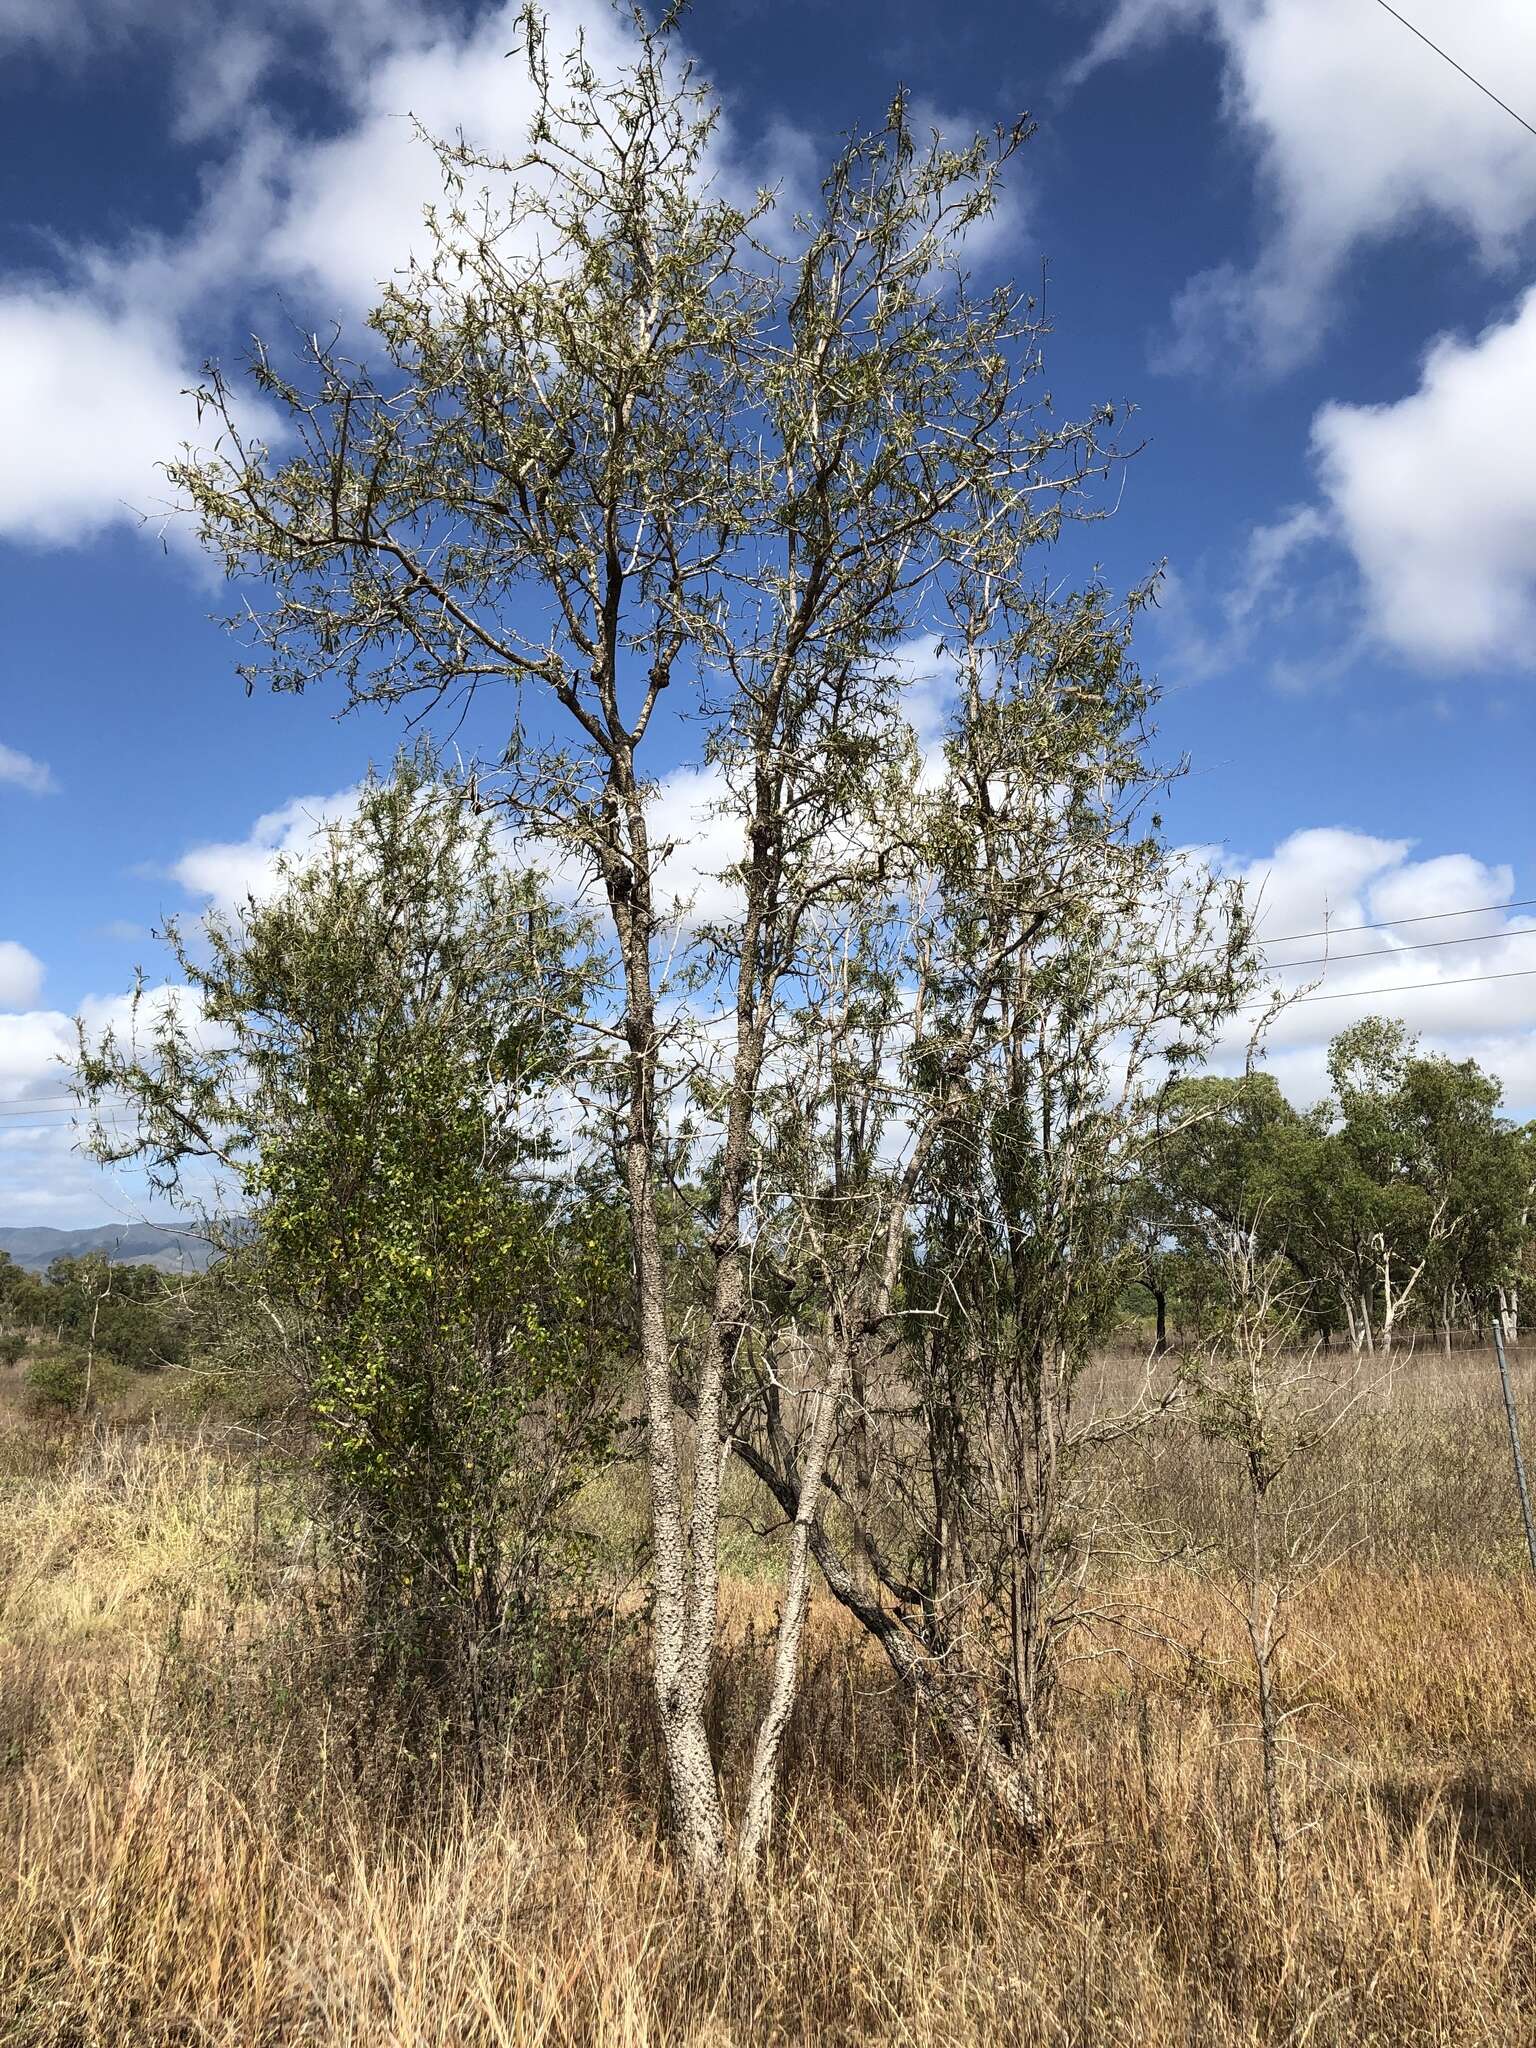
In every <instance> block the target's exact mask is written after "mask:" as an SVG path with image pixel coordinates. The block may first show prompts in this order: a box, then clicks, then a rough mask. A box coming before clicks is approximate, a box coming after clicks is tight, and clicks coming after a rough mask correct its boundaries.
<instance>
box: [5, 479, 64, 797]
mask: <svg viewBox="0 0 1536 2048" xmlns="http://www.w3.org/2000/svg"><path fill="white" fill-rule="evenodd" d="M3 489H4V485H3V484H0V490H3ZM0 784H9V785H10V787H11V788H12V789H24V790H25V791H26V792H27V794H28V795H29V796H52V795H53V794H54V793H55V791H56V790H57V789H58V786H59V785H58V783H57V781H56V780H55V779H54V774H53V770H52V769H51V768H50V767H49V766H48V764H47V762H46V761H34V760H33V759H32V756H31V755H30V754H23V753H22V752H21V751H20V750H19V749H18V748H16V747H8V746H5V745H4V744H3V743H0Z"/></svg>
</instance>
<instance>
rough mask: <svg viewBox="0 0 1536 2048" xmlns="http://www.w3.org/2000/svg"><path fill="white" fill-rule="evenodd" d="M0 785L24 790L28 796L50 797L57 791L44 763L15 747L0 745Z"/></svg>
mask: <svg viewBox="0 0 1536 2048" xmlns="http://www.w3.org/2000/svg"><path fill="white" fill-rule="evenodd" d="M0 783H9V784H10V786H11V787H12V788H13V789H24V790H26V792H27V794H28V795H29V796H52V795H53V794H54V792H55V791H56V790H57V789H58V786H59V785H58V783H57V781H56V780H55V778H54V773H53V770H52V769H51V768H50V767H49V766H48V764H47V762H46V761H34V760H33V759H32V756H31V755H30V754H23V753H22V752H21V751H20V750H19V749H18V748H16V747H8V746H5V745H4V744H3V743H0Z"/></svg>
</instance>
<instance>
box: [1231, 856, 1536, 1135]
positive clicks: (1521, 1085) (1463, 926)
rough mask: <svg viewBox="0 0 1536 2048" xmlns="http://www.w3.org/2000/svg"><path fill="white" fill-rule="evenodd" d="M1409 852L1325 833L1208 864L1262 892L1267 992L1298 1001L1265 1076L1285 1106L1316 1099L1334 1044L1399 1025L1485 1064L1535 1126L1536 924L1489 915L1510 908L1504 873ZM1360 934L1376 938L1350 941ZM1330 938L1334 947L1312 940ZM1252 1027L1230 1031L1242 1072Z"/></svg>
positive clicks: (1525, 917)
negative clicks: (1359, 1032)
mask: <svg viewBox="0 0 1536 2048" xmlns="http://www.w3.org/2000/svg"><path fill="white" fill-rule="evenodd" d="M1413 852H1414V847H1413V842H1412V841H1411V840H1409V839H1381V838H1376V837H1373V836H1372V835H1370V834H1368V833H1363V832H1353V831H1349V830H1347V829H1344V828H1342V827H1329V828H1314V829H1311V830H1307V831H1301V832H1295V833H1292V834H1291V835H1290V837H1289V838H1287V839H1285V840H1283V841H1282V842H1281V844H1280V845H1279V846H1278V847H1276V849H1275V850H1274V852H1273V853H1272V854H1268V855H1265V856H1263V857H1262V858H1260V859H1256V860H1252V861H1247V862H1239V863H1223V862H1222V861H1221V860H1220V857H1219V856H1217V857H1215V859H1214V864H1215V865H1217V866H1218V867H1221V866H1225V870H1226V872H1229V873H1233V874H1237V875H1239V876H1241V878H1242V879H1243V880H1244V881H1245V883H1247V884H1248V886H1249V888H1250V889H1251V890H1253V891H1254V892H1255V893H1257V894H1259V897H1260V903H1261V914H1260V923H1259V933H1260V938H1261V940H1263V942H1264V943H1265V947H1266V952H1267V957H1268V959H1269V962H1270V965H1271V967H1272V968H1273V970H1274V975H1275V979H1276V982H1277V983H1278V985H1280V986H1282V987H1284V988H1286V989H1289V990H1299V991H1302V992H1303V993H1304V994H1305V995H1306V997H1307V1000H1305V1001H1302V1002H1298V1003H1295V1004H1293V1005H1292V1006H1291V1007H1290V1008H1288V1009H1286V1010H1285V1011H1284V1012H1283V1013H1282V1014H1281V1016H1280V1017H1279V1019H1278V1021H1277V1022H1276V1023H1275V1025H1274V1026H1273V1028H1272V1029H1271V1031H1270V1033H1269V1036H1268V1041H1267V1044H1266V1048H1265V1054H1264V1058H1265V1064H1266V1065H1267V1066H1268V1068H1269V1069H1270V1071H1271V1072H1272V1073H1273V1074H1274V1075H1275V1077H1276V1079H1277V1080H1278V1081H1279V1082H1280V1085H1281V1086H1282V1087H1283V1088H1284V1089H1285V1091H1286V1093H1287V1094H1288V1095H1289V1096H1291V1098H1292V1100H1294V1101H1296V1102H1298V1103H1306V1102H1312V1101H1315V1100H1316V1099H1317V1098H1318V1097H1319V1096H1320V1095H1322V1094H1323V1093H1325V1092H1326V1089H1327V1068H1326V1058H1327V1048H1328V1041H1329V1040H1330V1039H1331V1038H1333V1037H1335V1036H1336V1035H1337V1034H1338V1033H1339V1032H1340V1031H1342V1030H1343V1029H1344V1027H1345V1026H1346V1025H1348V1024H1353V1023H1355V1022H1357V1021H1358V1020H1359V1019H1360V1018H1361V1017H1367V1016H1372V1015H1385V1016H1390V1017H1400V1018H1401V1019H1402V1020H1403V1021H1404V1022H1405V1023H1406V1024H1407V1025H1408V1026H1409V1028H1410V1029H1411V1030H1413V1031H1415V1032H1417V1033H1419V1034H1420V1036H1421V1041H1422V1044H1423V1048H1424V1050H1425V1051H1427V1052H1443V1053H1446V1054H1449V1055H1450V1056H1452V1057H1453V1058H1456V1059H1476V1060H1478V1061H1480V1062H1481V1063H1482V1064H1483V1065H1484V1066H1485V1067H1487V1068H1488V1070H1489V1071H1490V1072H1492V1073H1494V1074H1496V1075H1498V1077H1499V1078H1500V1080H1501V1081H1502V1082H1503V1083H1504V1088H1505V1096H1506V1102H1507V1104H1508V1106H1509V1108H1510V1109H1511V1110H1512V1111H1513V1112H1514V1113H1517V1114H1524V1115H1530V1114H1532V1113H1533V1112H1536V971H1533V970H1536V918H1533V917H1532V916H1531V915H1530V914H1529V913H1528V912H1523V911H1522V912H1514V911H1502V910H1499V911H1493V912H1488V911H1486V910H1485V906H1487V905H1489V904H1499V903H1507V902H1509V901H1510V900H1511V899H1512V898H1513V896H1514V893H1515V885H1516V877H1515V875H1514V872H1513V870H1512V869H1511V868H1509V867H1508V866H1506V865H1503V864H1498V865H1490V864H1489V863H1486V862H1484V861H1481V860H1478V859H1477V858H1475V857H1474V856H1473V855H1470V854H1465V853H1449V854H1437V855H1432V856H1430V857H1428V858H1425V859H1415V858H1413ZM1472 911H1477V912H1478V913H1479V914H1478V915H1476V916H1472V915H1467V914H1466V913H1468V912H1472ZM1446 913H1458V914H1454V915H1446ZM1442 917H1443V922H1442V921H1441V919H1442ZM1357 925H1368V926H1376V927H1380V928H1379V929H1373V930H1349V929H1347V927H1350V926H1357ZM1325 927H1326V928H1329V929H1330V930H1331V932H1332V936H1331V937H1329V938H1327V939H1323V938H1319V937H1317V936H1316V934H1317V933H1318V932H1319V931H1321V930H1323V929H1324V928H1325ZM1292 934H1296V935H1298V936H1295V937H1292V936H1290V935H1292ZM1445 940H1449V941H1453V942H1454V943H1451V944H1441V943H1439V942H1440V941H1445ZM1482 977H1492V978H1488V979H1484V978H1482ZM1253 1022H1254V1018H1253V1016H1252V1015H1245V1016H1244V1017H1241V1018H1238V1019H1235V1020H1234V1023H1233V1026H1232V1028H1231V1029H1230V1030H1229V1031H1228V1033H1227V1035H1226V1038H1225V1040H1224V1044H1223V1051H1222V1055H1221V1058H1222V1060H1223V1061H1224V1062H1225V1063H1227V1064H1229V1065H1230V1064H1234V1063H1237V1062H1240V1061H1241V1059H1242V1056H1243V1052H1244V1048H1245V1045H1246V1041H1247V1034H1248V1031H1249V1029H1250V1028H1251V1026H1252V1024H1253Z"/></svg>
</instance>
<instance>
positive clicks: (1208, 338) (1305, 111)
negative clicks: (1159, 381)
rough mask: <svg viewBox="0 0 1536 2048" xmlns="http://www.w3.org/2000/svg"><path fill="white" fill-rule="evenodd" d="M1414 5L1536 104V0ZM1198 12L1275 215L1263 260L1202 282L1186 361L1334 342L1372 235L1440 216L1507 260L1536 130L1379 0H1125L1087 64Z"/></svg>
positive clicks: (1533, 168) (1184, 327) (1269, 356)
mask: <svg viewBox="0 0 1536 2048" xmlns="http://www.w3.org/2000/svg"><path fill="white" fill-rule="evenodd" d="M1405 12H1411V14H1412V18H1413V20H1414V22H1415V24H1416V26H1417V27H1419V28H1420V29H1422V30H1423V32H1424V34H1425V35H1426V36H1429V37H1430V38H1432V39H1433V40H1434V41H1435V42H1437V43H1438V44H1440V45H1441V47H1442V48H1444V49H1446V50H1448V51H1449V52H1450V53H1451V54H1452V55H1453V56H1454V57H1455V58H1456V60H1457V62H1458V63H1460V64H1463V65H1464V66H1465V67H1466V69H1467V70H1468V71H1470V72H1472V73H1474V74H1475V75H1476V76H1477V77H1479V78H1483V79H1486V80H1488V81H1489V82H1490V84H1491V85H1492V86H1493V88H1494V89H1495V90H1496V91H1497V92H1498V93H1499V95H1500V97H1501V98H1504V99H1507V100H1509V101H1510V102H1511V104H1512V105H1515V106H1524V105H1536V35H1533V34H1532V31H1531V13H1530V0H1479V4H1478V5H1477V6H1475V7H1468V6H1466V5H1464V4H1460V0H1417V4H1416V5H1415V6H1414V7H1413V8H1412V9H1411V10H1406V9H1405ZM1189 29H1198V30H1203V31H1204V32H1206V33H1208V34H1209V35H1211V36H1213V37H1214V38H1215V39H1216V40H1217V42H1218V43H1219V44H1220V46H1221V49H1222V52H1223V56H1224V59H1225V70H1224V87H1223V90H1224V102H1225V109H1226V112H1227V115H1228V117H1229V119H1230V120H1231V121H1232V122H1233V123H1234V124H1235V125H1236V126H1237V127H1238V128H1239V130H1240V131H1241V132H1242V133H1243V134H1244V135H1245V136H1246V137H1248V138H1249V140H1250V141H1251V143H1252V145H1253V147H1254V150H1255V152H1256V155H1257V160H1258V165H1259V174H1260V181H1261V185H1262V188H1263V190H1264V193H1265V196H1266V200H1267V203H1268V208H1269V212H1270V229H1269V232H1268V235H1267V238H1266V240H1265V243H1264V245H1263V247H1262V248H1261V250H1260V251H1259V253H1258V255H1257V258H1256V260H1255V261H1254V263H1253V265H1252V267H1251V268H1250V269H1247V270H1244V269H1239V268H1236V267H1231V266H1228V267H1223V268H1220V269H1218V270H1215V271H1211V272H1207V273H1206V274H1205V275H1203V276H1201V277H1198V278H1196V279H1194V280H1192V281H1191V283H1190V285H1189V286H1188V287H1187V288H1186V291H1185V293H1184V295H1183V297H1182V299H1181V301H1180V303H1179V305H1178V307H1177V309H1176V318H1175V329H1176V332H1175V340H1174V344H1173V348H1172V350H1171V355H1172V357H1173V358H1174V359H1175V360H1176V361H1179V362H1182V363H1185V364H1194V363H1204V362H1207V361H1209V360H1211V359H1212V357H1213V356H1214V355H1215V353H1216V352H1217V351H1218V350H1219V349H1223V348H1226V347H1231V346H1233V345H1234V344H1236V345H1237V346H1238V347H1239V348H1240V349H1241V351H1242V352H1243V354H1244V355H1245V356H1247V357H1248V358H1249V359H1250V360H1254V361H1257V362H1259V363H1262V364H1264V365H1266V366H1269V367H1279V366H1284V365H1286V364H1288V363H1290V362H1294V361H1295V360H1297V359H1299V358H1300V357H1301V356H1303V355H1305V354H1306V353H1307V352H1308V351H1309V349H1310V348H1312V347H1313V346H1314V345H1315V343H1316V342H1317V340H1318V338H1319V337H1320V335H1321V333H1322V332H1323V330H1324V328H1325V327H1326V325H1327V322H1328V317H1329V312H1330V309H1331V308H1332V307H1333V306H1334V305H1336V303H1337V300H1338V296H1339V295H1338V292H1337V290H1335V289H1333V288H1334V287H1335V286H1336V285H1337V283H1338V281H1339V280H1340V278H1341V277H1342V276H1343V275H1344V273H1345V269H1346V264H1347V260H1348V258H1349V256H1350V254H1351V252H1352V251H1353V250H1354V249H1355V248H1356V247H1357V246H1358V245H1360V244H1362V243H1367V242H1371V241H1375V240H1380V239H1383V238H1385V237H1387V236H1390V235H1395V234H1400V233H1403V232H1405V231H1406V230H1408V229H1409V228H1410V227H1412V226H1413V225H1414V224H1415V223H1421V222H1423V221H1426V220H1430V219H1438V220H1440V221H1443V222H1446V223H1448V224H1450V225H1451V226H1452V227H1453V228H1455V229H1458V230H1460V231H1461V232H1462V233H1464V234H1466V235H1468V236H1470V238H1471V239H1472V241H1473V243H1474V245H1475V247H1476V249H1477V250H1478V252H1479V254H1480V255H1481V256H1482V258H1483V259H1484V260H1485V261H1486V262H1489V263H1497V262H1500V261H1503V260H1505V259H1506V258H1507V257H1508V255H1509V253H1510V251H1511V248H1512V246H1513V244H1514V242H1515V239H1516V238H1517V236H1518V235H1519V234H1520V233H1521V232H1522V231H1523V230H1524V229H1526V228H1528V227H1529V226H1530V224H1531V223H1532V222H1533V221H1536V148H1533V146H1532V143H1531V138H1530V137H1529V136H1528V135H1526V134H1523V133H1522V132H1521V130H1520V129H1519V127H1518V126H1517V125H1516V124H1515V123H1514V122H1513V121H1511V120H1510V118H1509V116H1508V115H1507V114H1505V113H1502V112H1501V111H1500V110H1499V109H1498V108H1497V107H1495V106H1493V105H1492V104H1491V103H1490V102H1489V101H1488V100H1487V99H1486V98H1485V97H1484V96H1483V94H1481V93H1480V92H1479V91H1478V90H1477V88H1476V87H1475V86H1473V85H1471V84H1470V83H1469V82H1468V81H1467V80H1466V79H1465V78H1462V77H1458V75H1457V74H1456V72H1455V71H1454V70H1453V69H1452V68H1451V66H1450V65H1449V64H1447V63H1445V62H1444V61H1443V60H1442V59H1441V58H1440V57H1438V56H1436V55H1435V54H1434V52H1433V51H1432V50H1429V49H1426V48H1425V46H1424V44H1423V43H1422V42H1420V41H1419V40H1418V39H1417V38H1416V37H1415V36H1413V35H1410V34H1409V33H1408V31H1407V30H1406V29H1405V28H1404V27H1402V26H1401V25H1400V24H1399V23H1398V22H1395V21H1394V20H1393V19H1392V18H1391V16H1390V15H1389V14H1388V13H1386V11H1385V10H1384V9H1382V8H1380V7H1374V6H1371V5H1369V4H1367V0H1358V4H1351V5H1341V4H1340V0H1119V4H1118V5H1116V6H1115V7H1114V9H1113V12H1112V14H1111V16H1110V19H1109V22H1108V24H1107V26H1106V27H1105V28H1104V29H1103V30H1102V31H1101V33H1100V34H1099V36H1098V37H1097V39H1096V40H1095V42H1094V44H1093V46H1092V48H1091V49H1090V52H1089V54H1088V56H1087V58H1086V59H1085V60H1084V62H1083V63H1082V64H1081V65H1079V66H1078V67H1077V74H1076V75H1077V76H1078V77H1082V76H1084V75H1086V73H1087V71H1088V70H1090V69H1091V68H1092V67H1093V66H1094V65H1095V64H1097V63H1100V62H1104V61H1108V60H1110V59H1112V58H1117V57H1120V56H1123V55H1125V54H1127V53H1128V52H1129V51H1131V50H1132V49H1133V48H1134V47H1135V46H1136V45H1137V44H1139V43H1142V42H1146V41H1149V40H1153V39H1155V38H1158V37H1162V36H1166V35H1168V34H1170V33H1173V32H1175V31H1178V30H1189Z"/></svg>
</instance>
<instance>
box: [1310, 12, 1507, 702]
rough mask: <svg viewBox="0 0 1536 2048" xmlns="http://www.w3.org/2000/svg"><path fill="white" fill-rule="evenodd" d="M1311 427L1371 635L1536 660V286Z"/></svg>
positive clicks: (1429, 655) (1403, 643) (1417, 650)
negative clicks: (1419, 365)
mask: <svg viewBox="0 0 1536 2048" xmlns="http://www.w3.org/2000/svg"><path fill="white" fill-rule="evenodd" d="M1531 40H1532V41H1533V43H1536V37H1532V38H1531ZM1531 154H1532V157H1533V160H1536V145H1532V149H1531ZM1312 437H1313V448H1314V452H1315V454H1316V458H1317V463H1318V469H1319V475H1320V478H1321V481H1322V487H1323V490H1324V493H1325V494H1326V496H1327V499H1328V502H1329V504H1330V506H1331V508H1332V514H1333V518H1334V521H1335V523H1336V526H1337V530H1338V532H1339V533H1340V535H1341V537H1342V538H1343V539H1344V540H1345V541H1346V543H1347V544H1348V546H1349V548H1350V550H1351V551H1352V553H1353V554H1354V557H1355V560H1356V562H1357V563H1358V565H1359V569H1360V574H1361V577H1362V579H1363V582H1364V589H1365V594H1366V601H1367V605H1368V607H1369V611H1370V617H1371V622H1372V625H1373V627H1374V629H1375V631H1376V632H1377V634H1379V635H1380V637H1381V638H1382V639H1384V640H1386V641H1388V642H1389V643H1390V644H1391V645H1392V646H1393V647H1395V648H1397V649H1399V650H1400V651H1401V652H1402V653H1404V654H1406V655H1408V656H1409V657H1410V658H1412V659H1414V660H1416V661H1420V662H1423V663H1426V664H1428V663H1455V662H1474V663H1487V662H1504V663H1506V664H1508V665H1510V666H1512V667H1513V666H1519V667H1527V668H1528V667H1530V666H1532V665H1533V663H1536V653H1533V644H1536V290H1532V291H1529V292H1527V293H1526V295H1525V297H1524V298H1523V299H1522V301H1521V302H1520V304H1519V306H1518V308H1517V309H1516V311H1515V313H1514V315H1513V316H1512V317H1511V318H1510V319H1508V320H1506V321H1503V322H1500V323H1498V324H1496V325H1494V326H1491V327H1489V328H1487V329H1486V330H1485V331H1484V332H1483V333H1482V334H1480V335H1479V336H1477V338H1476V339H1475V340H1473V341H1463V340H1458V339H1455V338H1453V337H1450V336H1443V337H1442V338H1441V339H1440V340H1438V341H1437V342H1435V344H1434V345H1433V347H1432V348H1431V349H1430V351H1429V353H1428V355H1427V356H1426V358H1425V361H1424V368H1423V373H1422V376H1421V378H1420V381H1419V388H1418V390H1417V391H1415V392H1413V393H1411V394H1410V395H1409V396H1408V397H1406V398H1403V399H1400V400H1398V401H1397V403H1396V404H1392V405H1376V406H1363V405H1328V406H1325V407H1324V408H1323V409H1322V411H1321V412H1319V414H1318V416H1317V418H1316V420H1315V422H1314V424H1313V436H1312Z"/></svg>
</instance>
